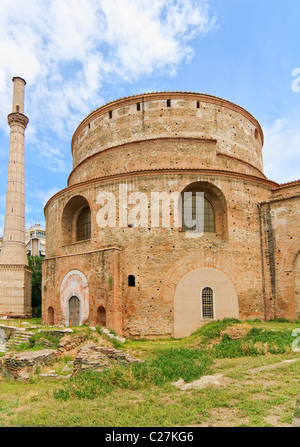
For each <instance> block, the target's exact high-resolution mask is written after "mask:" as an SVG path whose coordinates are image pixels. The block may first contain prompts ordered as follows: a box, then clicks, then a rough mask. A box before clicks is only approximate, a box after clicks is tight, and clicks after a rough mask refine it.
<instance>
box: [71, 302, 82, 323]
mask: <svg viewBox="0 0 300 447" xmlns="http://www.w3.org/2000/svg"><path fill="white" fill-rule="evenodd" d="M69 325H70V326H79V325H80V301H79V299H78V297H77V296H72V297H71V298H70V299H69Z"/></svg>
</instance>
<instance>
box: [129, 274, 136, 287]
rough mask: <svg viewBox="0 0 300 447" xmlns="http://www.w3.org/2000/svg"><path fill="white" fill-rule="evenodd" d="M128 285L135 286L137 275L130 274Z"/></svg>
mask: <svg viewBox="0 0 300 447" xmlns="http://www.w3.org/2000/svg"><path fill="white" fill-rule="evenodd" d="M128 286H129V287H135V276H133V275H129V276H128Z"/></svg>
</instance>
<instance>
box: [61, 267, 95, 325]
mask: <svg viewBox="0 0 300 447" xmlns="http://www.w3.org/2000/svg"><path fill="white" fill-rule="evenodd" d="M72 297H77V299H78V300H79V324H78V326H80V325H81V324H82V323H83V322H84V321H86V320H87V319H88V317H89V287H88V281H87V279H86V277H85V276H84V274H83V273H82V272H80V271H79V270H71V271H70V272H69V273H67V274H66V275H65V277H64V279H63V281H62V284H61V288H60V305H61V311H62V315H63V319H64V320H65V324H66V326H69V324H70V312H69V311H70V309H69V301H70V299H71V298H72Z"/></svg>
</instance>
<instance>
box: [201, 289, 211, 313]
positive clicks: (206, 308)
mask: <svg viewBox="0 0 300 447" xmlns="http://www.w3.org/2000/svg"><path fill="white" fill-rule="evenodd" d="M202 319H203V320H213V319H214V292H213V290H212V289H211V288H210V287H205V288H204V289H203V290H202Z"/></svg>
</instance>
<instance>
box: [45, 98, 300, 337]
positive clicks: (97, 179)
mask: <svg viewBox="0 0 300 447" xmlns="http://www.w3.org/2000/svg"><path fill="white" fill-rule="evenodd" d="M263 142H264V136H263V132H262V129H261V126H260V124H259V123H258V121H257V120H256V119H255V118H254V117H253V116H252V115H251V114H250V113H248V112H247V111H246V110H244V109H243V108H242V107H240V106H237V105H235V104H233V103H231V102H229V101H226V100H223V99H220V98H217V97H213V96H210V95H204V94H198V93H189V92H163V93H148V94H141V95H136V96H132V97H128V98H123V99H120V100H117V101H113V102H111V103H109V104H106V105H104V106H102V107H100V108H99V109H97V110H95V111H93V112H92V113H91V114H90V115H89V116H87V117H86V118H85V119H84V120H83V121H82V122H81V124H80V125H79V126H78V128H77V129H76V131H75V133H74V135H73V138H72V145H71V149H72V155H73V169H72V172H71V173H70V176H69V179H68V186H67V188H65V189H64V190H62V191H60V192H58V193H57V194H55V195H54V196H53V197H52V198H51V199H50V200H49V201H48V203H47V204H46V206H45V217H46V230H47V240H46V259H45V260H44V262H43V302H42V310H43V315H42V316H43V321H44V322H45V323H47V324H49V325H54V324H55V325H57V324H65V325H66V326H78V325H81V324H83V323H86V324H90V325H93V326H97V325H99V326H107V327H108V328H110V329H113V330H115V331H116V332H117V333H118V334H120V335H121V334H122V335H124V336H127V337H135V338H138V337H148V338H156V337H157V338H163V337H166V338H167V337H176V338H178V337H184V336H188V335H190V334H191V333H193V332H194V331H195V330H197V329H198V328H199V327H201V326H202V325H203V324H205V323H207V322H209V321H213V320H222V319H223V318H238V319H241V320H244V319H255V318H260V319H270V318H275V317H280V316H281V317H282V316H285V317H286V318H290V319H295V318H299V316H300V285H299V284H300V283H299V281H298V278H299V277H300V273H299V268H300V267H299V266H300V263H299V261H298V259H299V256H298V253H299V251H300V238H299V230H298V228H299V193H300V182H292V183H288V184H285V185H278V184H277V183H275V182H273V181H271V180H269V179H267V178H266V176H265V175H264V172H263V156H262V148H263ZM285 219H288V222H289V223H290V225H291V226H290V228H289V229H288V230H287V226H286V223H287V220H285ZM291 237H292V239H291ZM287 273H289V275H287Z"/></svg>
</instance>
